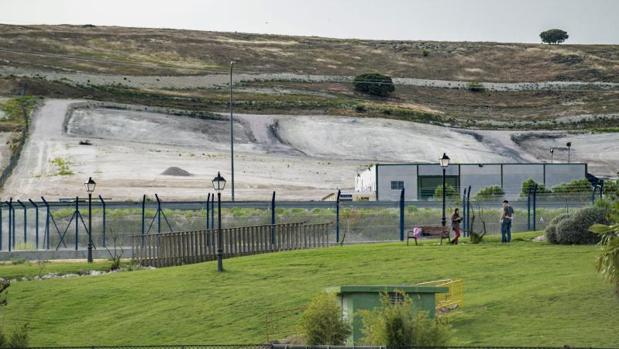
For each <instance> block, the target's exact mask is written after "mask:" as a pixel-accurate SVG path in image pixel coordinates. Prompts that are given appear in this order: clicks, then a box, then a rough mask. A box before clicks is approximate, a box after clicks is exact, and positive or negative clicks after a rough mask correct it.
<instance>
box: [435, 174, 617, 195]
mask: <svg viewBox="0 0 619 349" xmlns="http://www.w3.org/2000/svg"><path fill="white" fill-rule="evenodd" d="M535 186H537V193H538V194H550V193H554V194H583V195H587V196H589V195H591V191H592V187H591V183H590V182H589V180H587V179H576V180H573V181H571V182H567V183H563V184H559V185H556V186H554V187H553V188H552V189H548V188H546V187H545V186H544V185H543V184H540V183H537V182H535V180H533V179H532V178H529V179H527V180H526V181H524V182H523V183H522V187H521V189H520V196H521V197H527V196H528V195H529V191H530V190H533V188H534V187H535ZM604 192H605V194H610V193H615V192H616V193H617V194H619V189H618V185H617V184H616V183H615V182H614V181H608V182H607V183H606V184H605V189H604ZM442 195H443V188H442V186H438V187H437V188H436V190H435V191H434V198H435V199H442ZM445 196H446V197H447V198H448V199H450V200H459V199H460V193H458V191H457V190H456V189H455V188H454V187H453V186H452V185H450V184H446V185H445ZM503 196H505V191H504V190H503V188H501V186H499V185H491V186H488V187H484V188H482V189H481V190H479V191H478V192H477V193H476V194H475V196H474V199H475V200H491V199H497V198H502V197H503Z"/></svg>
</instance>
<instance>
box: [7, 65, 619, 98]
mask: <svg viewBox="0 0 619 349" xmlns="http://www.w3.org/2000/svg"><path fill="white" fill-rule="evenodd" d="M3 75H4V76H8V75H15V76H27V77H43V78H45V79H47V80H58V81H59V80H62V81H70V82H72V83H74V84H80V85H115V84H121V85H124V86H128V87H134V88H175V89H176V88H178V89H186V88H210V87H216V86H227V85H228V81H229V76H228V75H227V74H208V75H192V76H129V75H102V74H86V73H68V72H52V71H37V70H28V69H22V68H14V67H8V66H0V76H3ZM353 79H354V77H353V76H345V75H341V76H340V75H302V74H293V73H279V74H242V73H241V74H234V76H233V81H234V82H235V83H238V82H243V81H271V80H280V81H304V82H352V80H353ZM393 82H394V83H395V84H396V85H406V86H420V87H436V88H467V86H468V84H469V82H468V81H459V80H451V81H450V80H430V79H417V78H412V77H394V79H393ZM482 84H483V85H484V87H485V88H486V89H488V90H493V91H528V90H562V89H580V88H587V89H591V88H594V89H617V88H619V83H613V82H582V81H544V82H516V83H500V82H482ZM274 93H275V92H274Z"/></svg>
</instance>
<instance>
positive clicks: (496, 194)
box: [475, 185, 505, 200]
mask: <svg viewBox="0 0 619 349" xmlns="http://www.w3.org/2000/svg"><path fill="white" fill-rule="evenodd" d="M503 195H505V192H504V191H503V188H501V187H500V186H498V185H491V186H489V187H485V188H482V189H481V190H480V191H479V192H478V193H477V194H475V199H476V200H491V199H499V198H502V197H503Z"/></svg>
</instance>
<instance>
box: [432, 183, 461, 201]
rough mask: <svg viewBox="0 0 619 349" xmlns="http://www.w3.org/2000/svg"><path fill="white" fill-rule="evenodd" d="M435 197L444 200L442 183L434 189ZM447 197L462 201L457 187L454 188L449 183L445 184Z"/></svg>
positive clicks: (449, 199)
mask: <svg viewBox="0 0 619 349" xmlns="http://www.w3.org/2000/svg"><path fill="white" fill-rule="evenodd" d="M434 199H435V200H443V186H442V185H439V186H438V187H436V189H435V190H434ZM445 199H446V200H448V201H452V202H453V201H455V202H459V201H460V193H458V192H457V191H456V188H454V187H453V186H452V185H450V184H449V183H447V184H445Z"/></svg>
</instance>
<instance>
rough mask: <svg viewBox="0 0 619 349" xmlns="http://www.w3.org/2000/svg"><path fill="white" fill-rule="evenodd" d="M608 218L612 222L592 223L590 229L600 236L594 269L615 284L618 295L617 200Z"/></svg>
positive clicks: (618, 221) (618, 211)
mask: <svg viewBox="0 0 619 349" xmlns="http://www.w3.org/2000/svg"><path fill="white" fill-rule="evenodd" d="M610 220H611V221H613V222H614V223H613V224H611V225H602V224H594V225H593V226H591V228H590V230H591V231H592V232H594V233H595V234H597V235H598V236H600V245H601V246H602V250H601V251H600V255H599V256H598V258H597V261H596V269H597V271H598V272H599V273H601V274H602V275H604V277H605V278H606V279H607V280H608V281H609V282H610V283H612V284H613V285H614V286H615V292H616V293H617V295H618V296H619V202H617V203H615V205H614V207H613V210H612V213H611V214H610Z"/></svg>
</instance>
